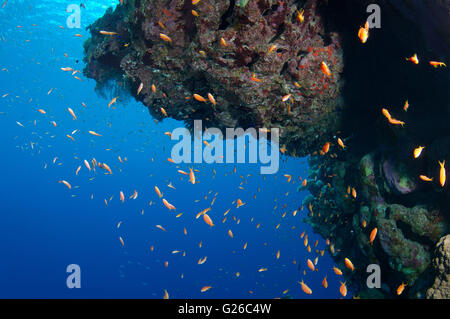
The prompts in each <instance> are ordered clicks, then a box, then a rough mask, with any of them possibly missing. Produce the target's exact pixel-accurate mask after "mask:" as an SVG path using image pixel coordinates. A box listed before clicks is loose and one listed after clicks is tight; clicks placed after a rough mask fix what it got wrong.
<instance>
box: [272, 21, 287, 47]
mask: <svg viewBox="0 0 450 319" xmlns="http://www.w3.org/2000/svg"><path fill="white" fill-rule="evenodd" d="M285 30H286V25H285V24H284V23H282V24H280V26H279V27H278V29H277V33H276V34H275V36H274V37H273V38H272V39H270V41H269V43H274V42H275V41H277V40H278V39H279V38H280V37H281V35H282V34H283V33H284V31H285Z"/></svg>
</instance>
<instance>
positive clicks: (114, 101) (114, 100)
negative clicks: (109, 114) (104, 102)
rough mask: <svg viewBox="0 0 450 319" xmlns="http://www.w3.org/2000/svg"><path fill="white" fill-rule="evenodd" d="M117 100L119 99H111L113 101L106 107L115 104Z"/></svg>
mask: <svg viewBox="0 0 450 319" xmlns="http://www.w3.org/2000/svg"><path fill="white" fill-rule="evenodd" d="M118 98H119V97H118V96H117V97H115V98H113V99H112V100H111V101H110V102H109V103H108V107H111V105H113V104H114V103H116V102H117V99H118Z"/></svg>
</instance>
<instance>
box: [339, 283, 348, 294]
mask: <svg viewBox="0 0 450 319" xmlns="http://www.w3.org/2000/svg"><path fill="white" fill-rule="evenodd" d="M339 292H340V293H341V295H342V296H343V297H345V296H347V286H346V285H345V282H341V286H340V287H339Z"/></svg>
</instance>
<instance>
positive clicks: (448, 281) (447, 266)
mask: <svg viewBox="0 0 450 319" xmlns="http://www.w3.org/2000/svg"><path fill="white" fill-rule="evenodd" d="M433 266H434V268H435V270H436V273H437V276H436V278H435V281H434V284H433V286H431V288H430V289H428V291H427V298H431V299H450V235H447V236H445V237H442V238H441V240H439V242H438V243H437V245H436V252H435V258H434V260H433Z"/></svg>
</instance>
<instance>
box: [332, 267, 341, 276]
mask: <svg viewBox="0 0 450 319" xmlns="http://www.w3.org/2000/svg"><path fill="white" fill-rule="evenodd" d="M333 271H334V273H335V274H336V275H338V276H342V271H341V270H340V269H339V268H337V267H336V266H334V267H333Z"/></svg>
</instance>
